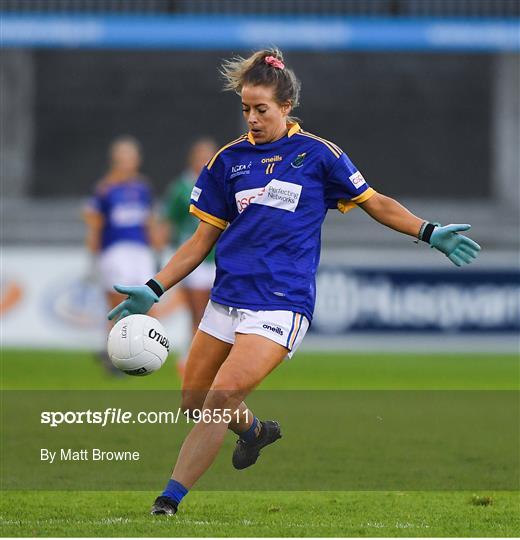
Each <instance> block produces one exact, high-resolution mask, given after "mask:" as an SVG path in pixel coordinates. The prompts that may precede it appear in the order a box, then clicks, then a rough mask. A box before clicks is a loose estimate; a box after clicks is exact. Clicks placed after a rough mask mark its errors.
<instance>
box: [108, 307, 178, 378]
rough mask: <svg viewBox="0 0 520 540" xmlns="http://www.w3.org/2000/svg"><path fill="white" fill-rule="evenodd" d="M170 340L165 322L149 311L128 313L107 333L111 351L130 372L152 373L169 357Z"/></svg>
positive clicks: (113, 360)
mask: <svg viewBox="0 0 520 540" xmlns="http://www.w3.org/2000/svg"><path fill="white" fill-rule="evenodd" d="M169 351H170V342H169V341H168V338H167V337H166V332H165V331H164V328H163V325H162V324H161V323H160V322H159V321H158V320H157V319H154V318H153V317H149V316H148V315H129V316H128V317H125V318H124V319H121V320H120V321H119V322H117V323H116V324H115V325H114V327H113V328H112V330H111V331H110V334H109V335H108V355H109V357H110V360H112V363H113V364H114V366H116V368H118V369H120V370H121V371H124V372H125V373H128V375H137V376H143V375H150V373H153V372H154V371H157V370H158V369H160V367H161V366H162V365H163V364H164V362H165V361H166V358H167V357H168V353H169Z"/></svg>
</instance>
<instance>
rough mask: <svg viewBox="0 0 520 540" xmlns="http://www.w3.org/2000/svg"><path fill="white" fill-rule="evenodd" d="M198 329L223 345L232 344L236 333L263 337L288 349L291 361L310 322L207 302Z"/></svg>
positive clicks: (285, 314)
mask: <svg viewBox="0 0 520 540" xmlns="http://www.w3.org/2000/svg"><path fill="white" fill-rule="evenodd" d="M199 328H200V329H201V330H202V331H203V332H206V334H209V335H210V336H213V337H216V338H217V339H220V340H221V341H225V342H226V343H235V333H238V334H257V335H259V336H264V337H266V338H268V339H270V340H271V341H275V342H276V343H279V344H280V345H282V346H283V347H285V348H287V349H288V350H289V352H288V354H287V356H289V358H291V357H292V355H293V354H294V353H295V352H296V349H297V348H298V347H299V346H300V343H301V342H302V341H303V338H304V337H305V334H306V333H307V330H308V328H309V321H308V320H307V317H305V316H304V315H302V314H301V313H294V312H292V311H282V310H274V311H253V310H251V309H242V308H235V307H228V306H223V305H222V304H217V303H216V302H213V300H210V301H209V302H208V305H207V306H206V311H205V312H204V316H203V317H202V320H201V321H200V324H199Z"/></svg>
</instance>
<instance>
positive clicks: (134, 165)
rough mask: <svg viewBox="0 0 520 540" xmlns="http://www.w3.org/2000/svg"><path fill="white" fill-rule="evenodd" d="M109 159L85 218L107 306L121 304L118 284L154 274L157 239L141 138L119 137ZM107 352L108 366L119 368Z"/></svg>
mask: <svg viewBox="0 0 520 540" xmlns="http://www.w3.org/2000/svg"><path fill="white" fill-rule="evenodd" d="M109 160H110V165H109V170H108V171H107V173H106V174H105V176H104V177H103V178H102V179H101V180H100V181H99V182H98V183H97V185H96V187H95V190H94V194H93V196H92V197H91V199H90V200H89V202H88V204H87V207H86V208H85V211H84V219H85V223H86V225H87V235H86V244H87V248H88V250H89V251H90V252H91V254H92V256H93V257H94V259H95V262H96V267H97V271H98V272H99V276H100V278H101V284H102V286H103V289H104V291H105V295H106V300H107V304H108V305H109V306H110V307H111V308H114V307H115V306H116V305H117V304H119V302H121V294H120V293H118V292H115V291H114V290H113V284H114V283H119V284H121V285H131V284H133V283H139V282H143V281H147V280H148V279H150V277H152V276H153V274H154V273H155V262H154V256H153V252H152V240H153V241H154V243H157V242H156V240H155V238H156V237H157V235H154V223H155V221H154V217H153V198H152V192H151V188H150V184H149V182H148V180H147V179H146V178H145V177H144V176H143V175H142V174H141V173H140V165H141V160H142V153H141V148H140V144H139V142H138V141H137V140H136V139H135V138H134V137H131V136H128V135H125V136H120V137H118V138H116V139H115V140H114V141H113V142H112V143H111V145H110V150H109ZM105 356H106V355H103V360H104V363H105V365H106V367H107V368H108V369H109V370H110V371H111V372H117V370H114V369H113V366H112V363H111V362H110V361H109V360H108V358H105Z"/></svg>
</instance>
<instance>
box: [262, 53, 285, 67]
mask: <svg viewBox="0 0 520 540" xmlns="http://www.w3.org/2000/svg"><path fill="white" fill-rule="evenodd" d="M264 61H265V63H266V64H269V65H270V66H273V67H274V68H277V69H283V68H284V67H285V64H284V63H283V62H282V61H281V60H280V59H278V58H276V57H275V56H266V57H265V58H264Z"/></svg>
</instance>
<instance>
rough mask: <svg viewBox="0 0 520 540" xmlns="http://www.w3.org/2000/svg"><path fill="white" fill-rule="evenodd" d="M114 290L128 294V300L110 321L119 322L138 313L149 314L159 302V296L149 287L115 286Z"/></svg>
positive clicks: (114, 311)
mask: <svg viewBox="0 0 520 540" xmlns="http://www.w3.org/2000/svg"><path fill="white" fill-rule="evenodd" d="M114 289H115V290H116V291H117V292H118V293H121V294H127V295H128V298H127V299H126V300H123V301H122V302H121V303H120V304H119V305H118V306H116V307H115V308H114V309H113V310H112V311H111V312H110V313H109V314H108V319H109V320H110V321H111V320H113V319H115V320H116V321H119V320H121V319H123V318H124V317H128V315H135V314H136V313H147V312H148V311H149V310H150V308H151V307H152V306H153V305H154V304H155V302H158V301H159V296H158V295H157V294H156V293H155V292H154V291H153V290H152V289H151V288H150V287H149V286H148V285H138V286H134V287H123V286H121V285H114Z"/></svg>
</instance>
